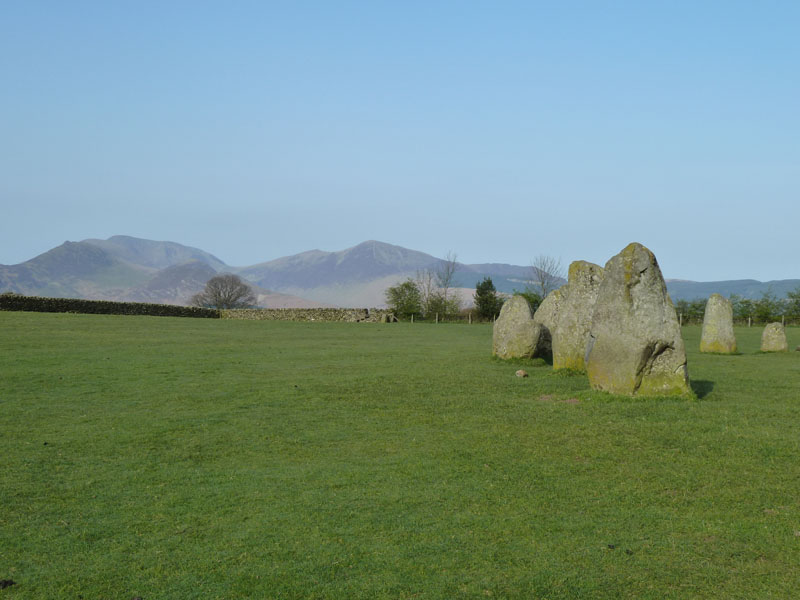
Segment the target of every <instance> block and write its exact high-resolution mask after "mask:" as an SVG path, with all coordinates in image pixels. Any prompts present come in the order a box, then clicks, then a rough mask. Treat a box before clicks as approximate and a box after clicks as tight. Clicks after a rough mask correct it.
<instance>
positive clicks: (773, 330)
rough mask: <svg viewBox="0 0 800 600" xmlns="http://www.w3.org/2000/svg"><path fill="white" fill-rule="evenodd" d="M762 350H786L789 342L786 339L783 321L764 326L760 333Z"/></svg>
mask: <svg viewBox="0 0 800 600" xmlns="http://www.w3.org/2000/svg"><path fill="white" fill-rule="evenodd" d="M761 351H762V352H788V351H789V344H788V343H787V341H786V329H785V328H784V327H783V323H770V324H769V325H767V326H766V327H764V333H762V334H761Z"/></svg>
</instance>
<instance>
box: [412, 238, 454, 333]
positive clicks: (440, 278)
mask: <svg viewBox="0 0 800 600" xmlns="http://www.w3.org/2000/svg"><path fill="white" fill-rule="evenodd" d="M458 266H459V265H458V260H457V257H456V254H455V253H454V252H448V253H447V256H446V258H445V260H443V261H441V262H440V263H439V266H438V267H437V268H435V269H433V268H430V269H425V270H422V271H417V277H416V280H415V281H416V283H417V287H418V288H419V292H420V296H421V300H422V307H423V311H424V313H425V316H426V317H430V316H432V315H433V314H434V313H438V314H439V315H441V316H444V315H447V314H453V313H457V312H458V311H459V310H460V308H461V298H460V297H459V296H458V295H457V294H452V293H451V291H452V287H453V283H454V281H455V273H456V271H457V270H458Z"/></svg>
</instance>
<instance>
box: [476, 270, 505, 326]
mask: <svg viewBox="0 0 800 600" xmlns="http://www.w3.org/2000/svg"><path fill="white" fill-rule="evenodd" d="M474 298H475V310H477V312H478V316H479V317H481V318H483V319H492V318H494V317H496V316H497V315H498V314H500V308H501V307H502V306H503V299H502V298H500V297H499V296H498V295H497V290H496V289H495V287H494V283H492V278H491V277H484V278H483V281H481V282H480V283H478V285H476V286H475V296H474Z"/></svg>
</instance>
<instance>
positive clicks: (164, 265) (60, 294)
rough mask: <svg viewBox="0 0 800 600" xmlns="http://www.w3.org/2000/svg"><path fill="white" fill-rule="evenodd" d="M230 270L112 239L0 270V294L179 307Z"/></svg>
mask: <svg viewBox="0 0 800 600" xmlns="http://www.w3.org/2000/svg"><path fill="white" fill-rule="evenodd" d="M231 270H232V269H231V268H230V267H228V266H227V265H226V264H225V263H224V262H222V261H221V260H219V259H218V258H216V257H215V256H213V255H211V254H209V253H207V252H204V251H202V250H199V249H198V248H191V247H189V246H182V245H181V244H176V243H175V242H155V241H152V240H142V239H138V238H132V237H128V236H114V237H111V238H109V239H108V240H95V239H91V240H84V241H82V242H64V243H63V244H62V245H61V246H58V247H56V248H53V249H52V250H48V251H47V252H45V253H43V254H40V255H39V256H37V257H35V258H32V259H31V260H28V261H25V262H24V263H20V264H18V265H10V266H9V265H0V292H3V291H11V292H16V293H19V294H26V295H31V296H48V297H56V298H88V299H93V300H123V301H131V302H154V303H160V304H182V305H185V304H188V303H189V301H190V300H191V297H192V296H194V295H195V294H196V293H198V292H200V291H202V290H203V288H204V287H205V284H206V282H207V281H208V280H209V279H210V278H211V277H213V276H214V275H215V274H217V273H218V272H221V271H231ZM253 288H254V289H253V291H254V292H255V293H256V296H257V298H258V301H259V305H261V306H264V307H269V308H313V307H319V306H326V305H325V304H324V303H319V302H314V301H311V300H306V299H304V298H296V297H294V296H291V295H288V294H280V293H275V292H273V291H271V290H268V289H263V288H261V287H259V286H253Z"/></svg>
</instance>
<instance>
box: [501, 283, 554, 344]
mask: <svg viewBox="0 0 800 600" xmlns="http://www.w3.org/2000/svg"><path fill="white" fill-rule="evenodd" d="M544 340H545V335H544V331H543V327H542V326H541V325H540V324H539V323H535V322H534V320H533V315H532V314H531V307H530V304H528V301H527V300H525V298H523V297H522V296H512V297H511V298H510V299H508V300H506V301H505V303H503V308H502V309H500V316H499V317H497V321H495V323H494V331H493V332H492V354H494V355H495V356H497V357H499V358H533V357H535V356H539V354H540V352H541V349H542V344H543V343H544ZM548 344H549V340H548Z"/></svg>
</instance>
